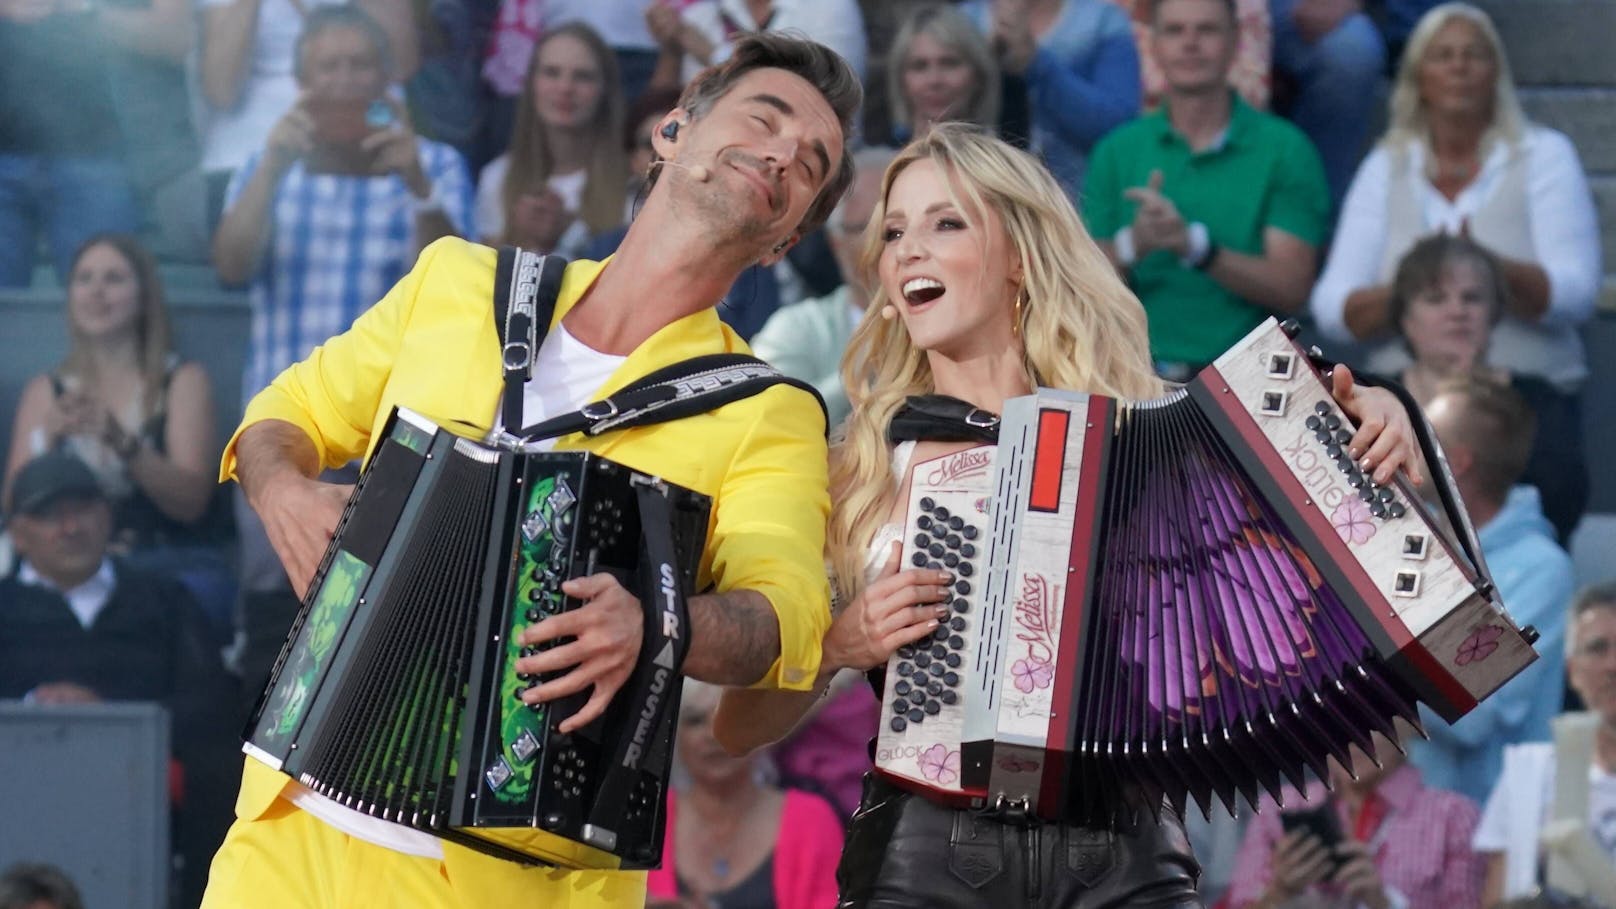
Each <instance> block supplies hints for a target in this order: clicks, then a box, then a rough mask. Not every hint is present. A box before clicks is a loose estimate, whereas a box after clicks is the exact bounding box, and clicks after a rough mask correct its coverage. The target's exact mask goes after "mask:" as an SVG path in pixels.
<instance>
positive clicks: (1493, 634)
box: [1454, 625, 1504, 666]
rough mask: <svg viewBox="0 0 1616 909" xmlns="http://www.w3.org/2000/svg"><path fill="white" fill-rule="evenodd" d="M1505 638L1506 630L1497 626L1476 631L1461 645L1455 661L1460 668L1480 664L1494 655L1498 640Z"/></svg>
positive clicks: (1489, 626)
mask: <svg viewBox="0 0 1616 909" xmlns="http://www.w3.org/2000/svg"><path fill="white" fill-rule="evenodd" d="M1503 636H1504V629H1503V628H1501V627H1499V626H1497V625H1488V626H1486V627H1484V628H1478V629H1476V633H1475V634H1472V635H1471V636H1470V637H1468V638H1465V640H1464V643H1463V644H1460V645H1459V655H1458V657H1456V658H1455V659H1454V662H1455V663H1458V664H1459V665H1460V666H1468V665H1470V664H1471V663H1479V662H1481V661H1482V660H1485V659H1487V658H1488V657H1490V656H1492V655H1493V651H1494V650H1497V649H1498V639H1499V638H1501V637H1503Z"/></svg>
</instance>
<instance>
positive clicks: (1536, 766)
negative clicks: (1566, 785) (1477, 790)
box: [1471, 742, 1616, 899]
mask: <svg viewBox="0 0 1616 909" xmlns="http://www.w3.org/2000/svg"><path fill="white" fill-rule="evenodd" d="M1553 808H1554V745H1553V744H1552V743H1549V742H1533V743H1530V744H1526V745H1512V746H1510V747H1508V748H1505V749H1504V769H1503V771H1502V772H1500V773H1499V775H1498V782H1497V783H1496V784H1495V785H1494V786H1493V792H1492V795H1491V796H1489V797H1488V798H1487V806H1486V808H1484V809H1483V810H1482V813H1481V822H1480V823H1479V824H1477V825H1476V833H1475V836H1474V838H1473V839H1472V840H1471V845H1472V846H1473V847H1474V848H1475V850H1476V851H1477V852H1502V853H1504V892H1503V895H1502V896H1503V898H1504V899H1516V898H1518V897H1525V896H1531V895H1532V893H1533V892H1534V891H1535V890H1536V889H1537V879H1538V864H1539V861H1540V858H1539V849H1538V834H1539V831H1541V830H1542V829H1543V825H1544V823H1545V822H1547V821H1548V820H1549V812H1550V811H1552V810H1553ZM1588 832H1589V834H1591V835H1592V836H1593V839H1594V842H1596V843H1598V844H1599V846H1600V847H1601V848H1603V849H1604V850H1605V852H1606V853H1608V854H1609V855H1610V857H1611V861H1612V862H1616V776H1613V775H1611V774H1609V773H1606V772H1605V771H1604V770H1602V769H1601V768H1600V767H1599V766H1598V765H1597V764H1595V765H1593V766H1591V767H1589V768H1588Z"/></svg>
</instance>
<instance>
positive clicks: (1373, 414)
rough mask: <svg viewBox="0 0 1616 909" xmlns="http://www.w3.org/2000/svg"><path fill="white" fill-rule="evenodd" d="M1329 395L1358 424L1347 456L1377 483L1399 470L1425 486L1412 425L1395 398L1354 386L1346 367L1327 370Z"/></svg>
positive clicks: (1378, 390) (1385, 482)
mask: <svg viewBox="0 0 1616 909" xmlns="http://www.w3.org/2000/svg"><path fill="white" fill-rule="evenodd" d="M1330 393H1331V394H1332V395H1334V396H1335V400H1336V403H1337V404H1339V405H1341V410H1342V412H1343V413H1345V414H1346V415H1347V416H1348V417H1351V418H1352V421H1353V422H1354V423H1357V424H1358V431H1357V432H1356V433H1354V434H1353V436H1352V441H1350V442H1348V443H1347V454H1349V455H1351V456H1352V459H1353V460H1355V461H1357V462H1358V463H1359V464H1360V465H1361V466H1362V467H1363V469H1364V470H1366V471H1370V472H1371V476H1372V477H1373V479H1374V481H1375V482H1376V483H1379V484H1381V485H1385V484H1387V483H1390V482H1391V480H1392V477H1393V476H1395V475H1396V474H1397V471H1398V470H1399V469H1401V470H1403V471H1404V472H1405V473H1407V474H1408V479H1409V482H1411V483H1413V484H1414V485H1415V486H1420V485H1422V484H1424V482H1425V459H1424V458H1422V457H1421V456H1420V446H1419V441H1418V440H1417V439H1416V438H1415V436H1414V423H1413V421H1412V420H1410V419H1409V415H1408V411H1407V410H1405V409H1404V408H1403V404H1402V402H1401V401H1399V400H1397V396H1396V395H1393V394H1392V393H1391V392H1389V391H1387V390H1386V389H1384V388H1370V387H1368V386H1365V385H1359V384H1357V383H1356V382H1354V381H1353V378H1352V370H1350V369H1348V368H1347V367H1345V366H1336V367H1335V369H1333V370H1331V371H1330Z"/></svg>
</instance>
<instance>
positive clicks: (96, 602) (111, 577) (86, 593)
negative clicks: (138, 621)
mask: <svg viewBox="0 0 1616 909" xmlns="http://www.w3.org/2000/svg"><path fill="white" fill-rule="evenodd" d="M17 582H18V583H20V584H22V585H24V586H26V587H43V588H45V589H46V590H54V591H56V592H57V593H59V594H61V595H62V599H64V600H66V601H67V607H68V608H69V609H71V610H73V615H75V616H77V617H78V620H79V624H80V625H83V626H84V627H85V628H89V627H90V626H91V625H94V624H95V617H96V616H98V615H100V614H101V610H103V609H105V608H107V601H108V600H110V599H112V590H113V588H114V587H117V586H118V577H117V575H116V574H114V573H113V570H112V560H110V559H102V560H101V567H100V568H97V569H96V570H95V574H92V575H90V576H89V577H88V578H86V579H85V580H84V582H83V583H81V584H79V586H77V587H74V588H73V589H72V590H58V589H57V587H56V585H55V584H53V583H51V581H50V579H49V578H46V577H45V576H44V575H42V574H40V573H39V572H37V571H35V570H34V566H32V565H30V564H29V563H28V561H27V560H26V559H24V560H23V563H22V564H21V565H19V566H18V567H17Z"/></svg>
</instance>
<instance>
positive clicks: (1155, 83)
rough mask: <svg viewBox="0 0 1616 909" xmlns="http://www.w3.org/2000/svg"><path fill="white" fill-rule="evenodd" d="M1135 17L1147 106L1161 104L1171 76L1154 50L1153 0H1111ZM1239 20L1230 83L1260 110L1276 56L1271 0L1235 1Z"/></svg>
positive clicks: (1266, 107) (1266, 100)
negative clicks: (1270, 16)
mask: <svg viewBox="0 0 1616 909" xmlns="http://www.w3.org/2000/svg"><path fill="white" fill-rule="evenodd" d="M1110 2H1112V3H1115V4H1116V5H1117V6H1119V7H1121V8H1122V9H1123V10H1124V11H1126V12H1127V13H1128V18H1129V19H1131V20H1133V37H1134V43H1135V44H1137V45H1138V47H1139V69H1140V74H1141V76H1142V77H1143V79H1144V92H1145V97H1144V106H1145V107H1146V108H1152V107H1155V106H1156V105H1157V104H1159V103H1161V97H1162V93H1163V92H1165V91H1166V90H1167V79H1166V77H1165V76H1163V75H1162V71H1161V66H1160V64H1158V63H1157V62H1156V58H1155V57H1153V56H1151V53H1150V16H1151V13H1152V11H1153V10H1154V8H1155V3H1154V2H1153V0H1110ZM1234 9H1235V21H1236V22H1237V23H1238V24H1239V32H1240V46H1239V48H1238V49H1236V50H1235V55H1234V67H1233V68H1232V69H1231V70H1230V71H1229V85H1230V87H1231V88H1233V89H1234V90H1235V91H1237V92H1239V93H1240V97H1242V98H1244V99H1246V103H1247V104H1249V105H1251V106H1252V107H1255V108H1257V109H1258V110H1267V109H1268V98H1269V90H1270V84H1269V83H1270V80H1269V72H1270V70H1271V67H1272V63H1273V57H1274V36H1273V29H1272V27H1271V24H1270V22H1269V19H1268V0H1235V5H1234Z"/></svg>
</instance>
